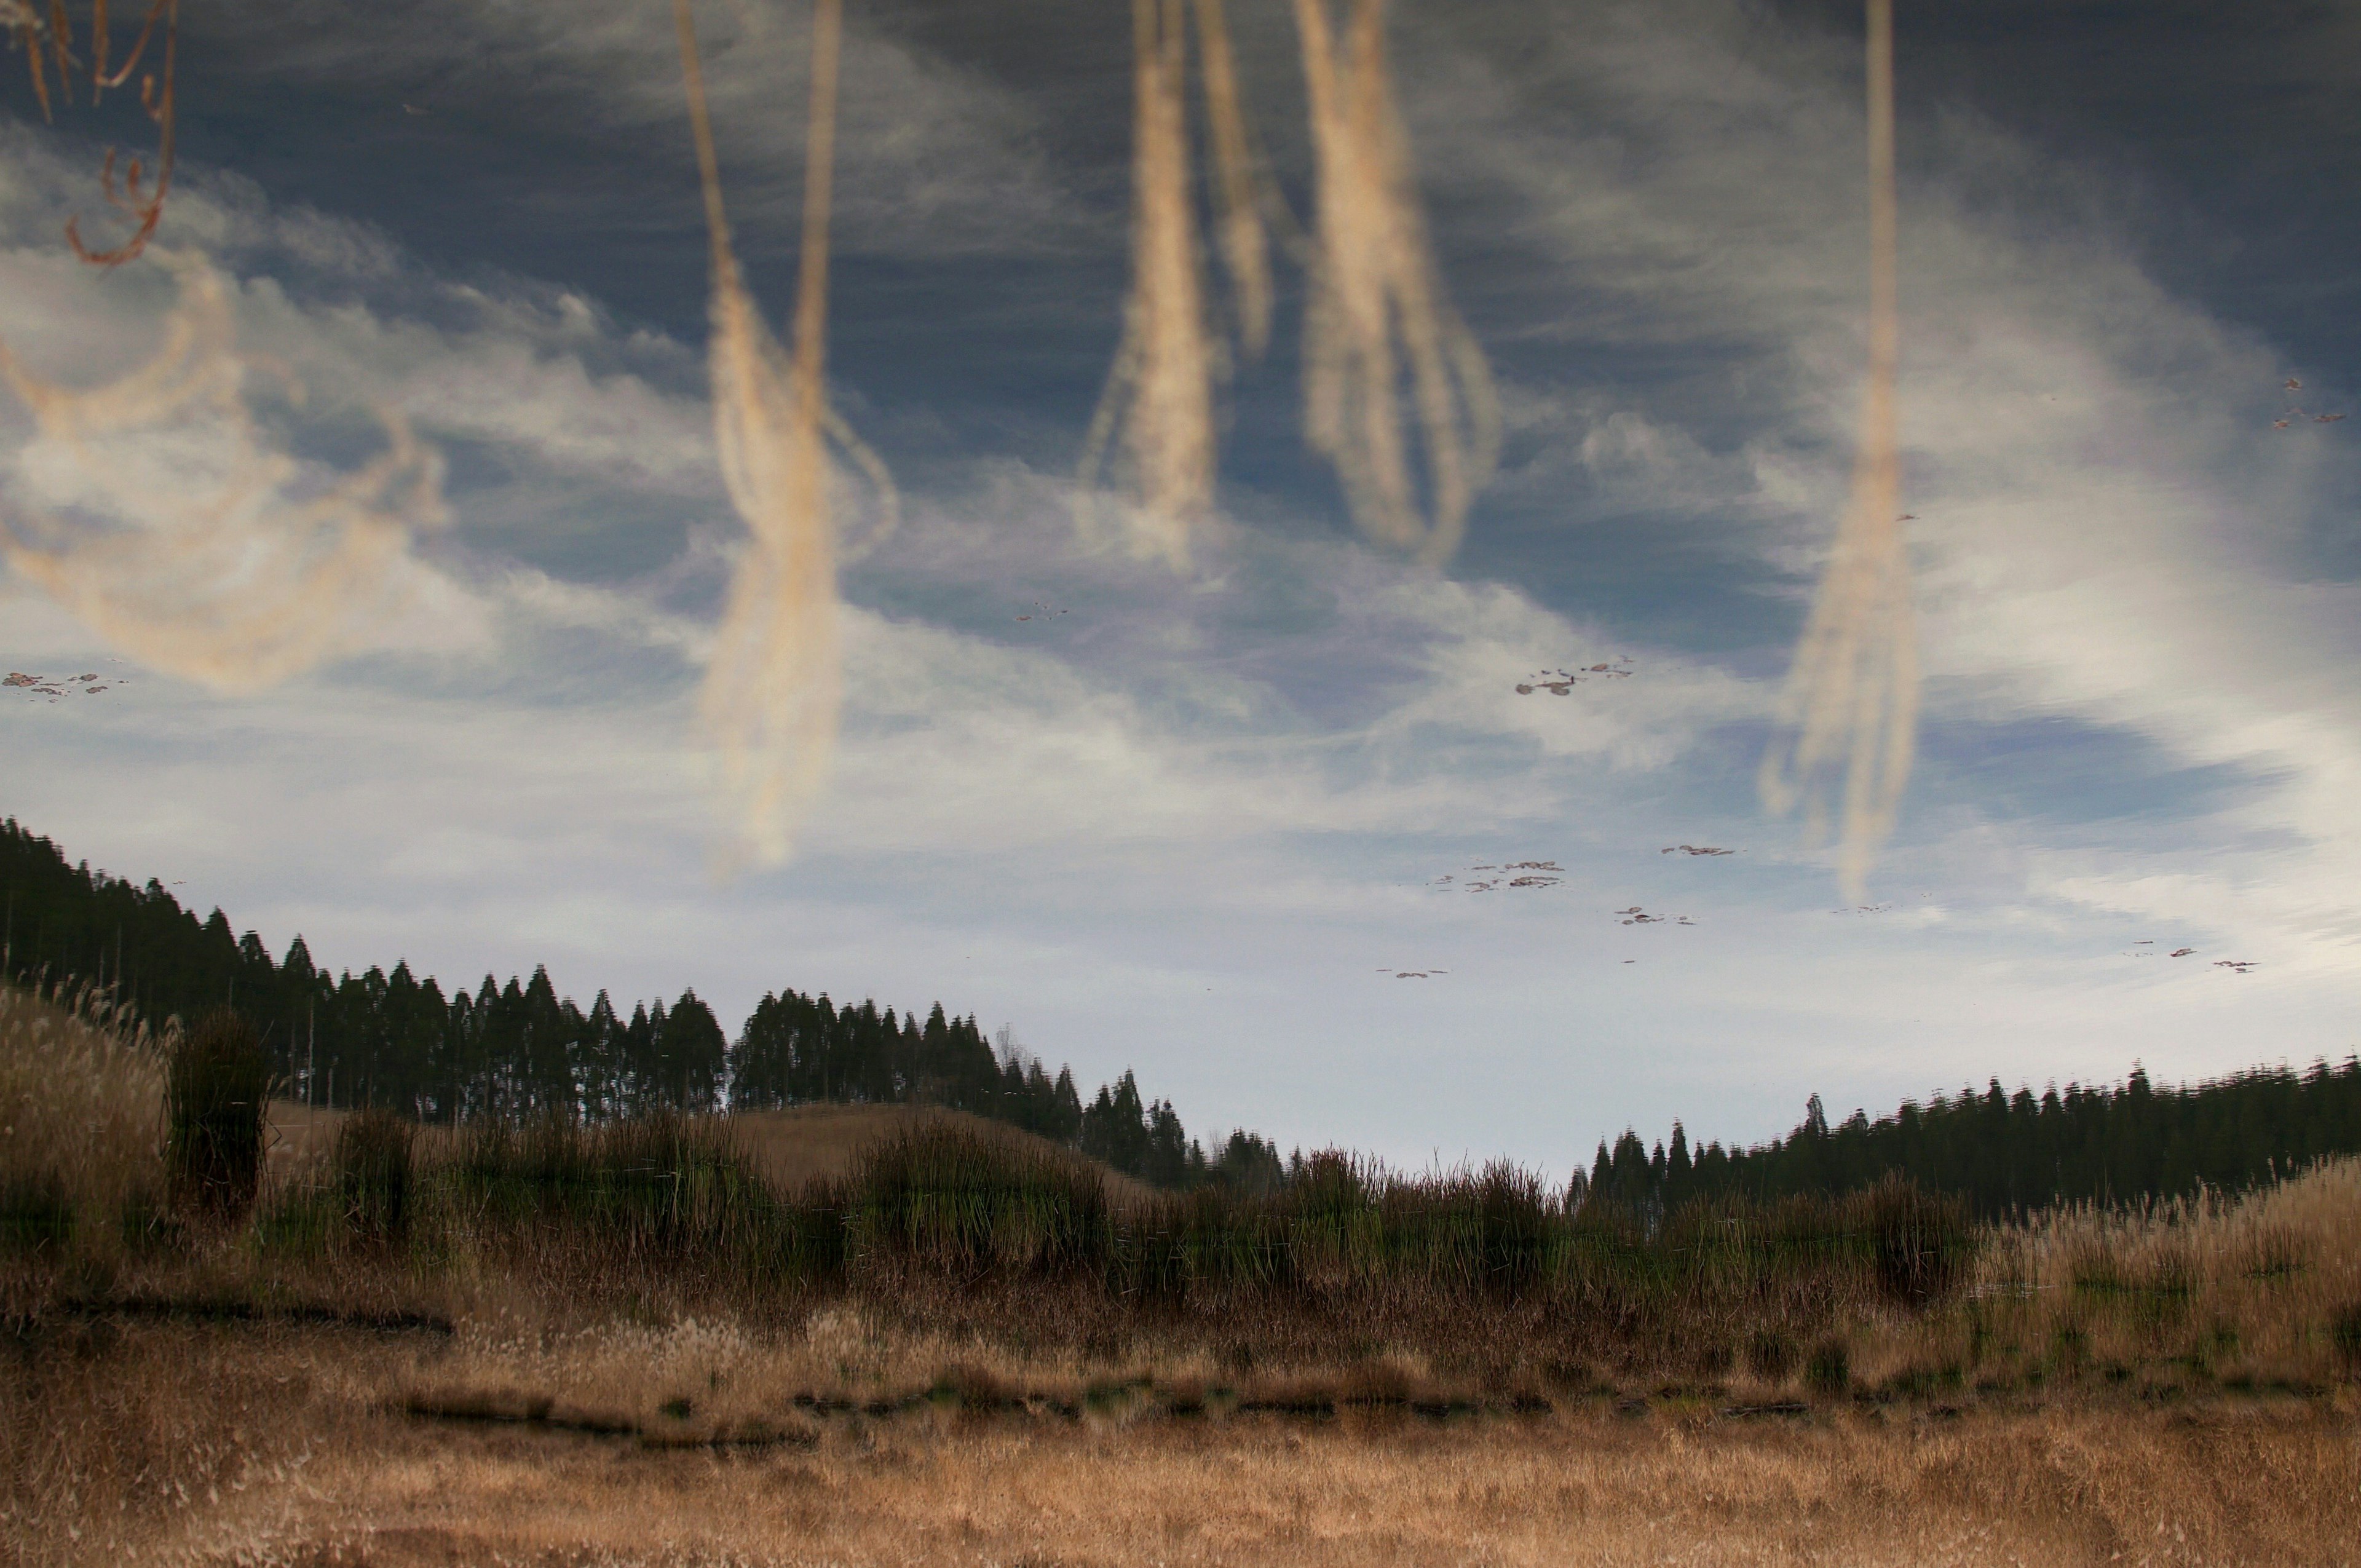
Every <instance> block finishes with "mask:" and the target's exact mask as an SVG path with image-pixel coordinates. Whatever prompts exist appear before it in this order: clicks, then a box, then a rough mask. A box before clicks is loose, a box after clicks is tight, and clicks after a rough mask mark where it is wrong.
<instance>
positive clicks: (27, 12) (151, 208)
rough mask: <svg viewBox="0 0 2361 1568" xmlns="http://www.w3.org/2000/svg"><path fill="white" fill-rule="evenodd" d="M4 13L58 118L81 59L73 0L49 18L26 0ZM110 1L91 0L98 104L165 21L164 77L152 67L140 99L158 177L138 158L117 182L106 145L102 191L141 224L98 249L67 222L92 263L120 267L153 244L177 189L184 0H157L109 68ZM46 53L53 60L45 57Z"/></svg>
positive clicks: (44, 106) (51, 115) (41, 100)
mask: <svg viewBox="0 0 2361 1568" xmlns="http://www.w3.org/2000/svg"><path fill="white" fill-rule="evenodd" d="M0 16H5V19H6V23H7V25H8V27H9V28H10V30H12V31H13V32H14V33H15V35H16V43H17V45H18V46H19V47H20V48H22V49H24V51H25V61H26V64H27V67H28V68H29V69H30V70H31V71H32V74H33V97H34V99H35V101H36V102H38V104H40V106H41V118H42V120H43V121H44V122H45V123H51V124H53V123H55V118H56V109H57V102H58V100H59V99H61V100H62V101H63V102H64V103H65V104H67V105H69V106H71V104H72V103H73V81H74V74H75V71H76V69H77V68H78V67H79V66H80V65H81V63H82V62H81V61H80V60H76V59H75V58H74V53H73V21H72V18H71V16H68V15H67V12H66V0H49V14H48V16H47V17H46V18H45V17H43V16H42V15H41V13H40V12H39V11H38V10H37V9H36V8H35V7H34V5H31V4H29V3H27V0H16V3H15V4H12V5H7V6H5V7H0ZM107 22H108V17H107V0H92V5H91V17H90V101H91V103H92V104H93V105H95V104H97V103H98V102H99V100H100V99H101V98H103V97H104V95H105V93H106V90H107V89H108V88H110V87H120V86H122V85H123V84H124V82H126V81H128V80H129V79H130V76H131V72H132V71H135V70H137V68H138V65H139V62H140V60H142V59H144V58H145V57H146V55H147V52H148V43H149V42H150V40H152V39H153V38H154V37H155V34H156V29H157V27H158V25H159V23H160V24H161V25H162V27H163V29H164V72H163V76H162V78H161V80H160V81H159V79H158V77H157V76H156V75H155V74H154V73H153V72H149V73H148V74H147V75H144V76H142V77H141V78H140V79H139V105H140V107H141V108H143V109H145V110H146V111H147V112H148V118H149V119H151V120H153V121H154V122H155V123H156V125H157V126H158V127H159V139H158V143H157V148H156V166H155V182H154V184H153V186H152V187H151V186H150V185H149V184H148V168H147V166H146V165H145V164H144V163H143V162H142V161H141V160H140V159H137V158H134V159H131V161H130V163H129V165H128V166H127V167H126V169H125V170H124V173H123V177H122V179H121V180H120V181H118V180H117V178H116V175H115V165H116V161H117V158H118V149H116V148H107V149H106V162H105V165H104V167H103V168H102V169H101V170H100V171H99V183H100V189H101V191H102V192H104V195H105V197H106V202H107V204H108V205H109V206H111V207H114V208H115V209H117V210H118V211H121V212H123V213H126V214H129V215H130V216H131V218H132V220H133V222H134V225H135V226H134V228H133V230H132V232H131V236H130V237H129V238H127V239H126V240H125V241H124V242H123V243H122V244H121V245H118V246H116V247H114V248H113V249H110V250H93V249H92V248H91V247H89V246H88V245H87V244H85V243H84V242H83V240H82V220H81V219H80V218H79V217H73V218H69V219H67V220H66V242H67V243H68V244H70V245H71V246H72V247H73V252H74V254H75V255H76V256H78V257H80V258H82V260H84V261H87V262H89V263H90V264H91V265H92V266H93V267H119V266H121V265H122V264H123V263H125V262H126V261H129V260H130V259H132V258H134V257H136V256H138V255H139V254H140V253H141V252H143V251H145V250H146V249H147V248H148V241H149V240H150V239H152V238H154V237H155V234H156V225H158V224H159V223H160V222H161V221H162V220H163V216H164V197H165V194H166V193H167V192H170V190H171V187H172V144H173V132H174V120H175V115H174V76H175V72H176V71H177V69H178V66H179V63H180V38H181V5H180V0H150V4H149V5H148V17H147V20H146V22H145V23H143V24H142V25H141V27H140V28H139V37H138V38H137V39H136V40H135V41H134V42H133V44H132V46H131V52H130V53H129V54H128V55H127V56H126V57H125V59H124V60H123V63H122V64H121V65H120V66H116V67H115V68H114V69H113V70H109V69H108V68H109V66H110V64H111V63H112V61H111V41H112V40H111V39H110V38H109V36H108V30H107ZM45 54H46V60H45V58H44V56H45ZM50 66H54V67H55V68H56V70H57V73H58V93H57V98H55V99H53V98H52V96H51V94H50V92H49V67H50Z"/></svg>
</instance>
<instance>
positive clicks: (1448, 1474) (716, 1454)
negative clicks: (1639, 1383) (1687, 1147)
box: [0, 1321, 2361, 1568]
mask: <svg viewBox="0 0 2361 1568" xmlns="http://www.w3.org/2000/svg"><path fill="white" fill-rule="evenodd" d="M445 1354H452V1353H445V1352H444V1351H441V1350H439V1349H437V1348H434V1346H433V1345H430V1344H424V1343H415V1342H404V1341H400V1340H388V1339H381V1338H376V1337H372V1336H367V1335H358V1334H355V1333H352V1332H348V1331H335V1330H323V1329H304V1330H290V1329H259V1328H255V1327H243V1328H224V1327H204V1326H190V1325H184V1324H159V1323H130V1324H126V1325H121V1326H116V1325H112V1324H108V1323H105V1322H104V1321H101V1322H95V1323H82V1324H78V1325H74V1326H71V1327H69V1328H62V1329H59V1330H56V1331H54V1332H49V1333H47V1334H46V1335H45V1336H44V1337H40V1338H38V1340H34V1339H27V1338H25V1337H23V1336H20V1337H19V1339H18V1341H17V1343H16V1354H15V1356H13V1357H12V1360H11V1364H10V1366H9V1370H8V1375H7V1376H6V1378H5V1381H0V1477H5V1478H0V1543H5V1545H0V1550H5V1552H6V1553H7V1554H8V1555H9V1556H10V1557H11V1559H12V1560H13V1561H16V1562H22V1563H27V1564H37V1563H41V1564H46V1563H116V1562H131V1561H137V1562H147V1563H242V1564H264V1563H289V1564H295V1563H302V1564H320V1565H324V1564H329V1563H336V1564H349V1565H358V1564H376V1565H381V1568H395V1565H407V1564H420V1563H503V1562H504V1563H548V1564H559V1563H566V1564H573V1563H580V1564H591V1563H813V1564H818V1563H843V1564H852V1563H861V1564H867V1563H880V1564H882V1563H1003V1564H1014V1563H1034V1564H1049V1563H1071V1564H1080V1563H1150V1562H1160V1563H1275V1562H1288V1563H1313V1564H1326V1563H1334V1564H1348V1563H1349V1564H1362V1563H1535V1564H1540V1563H1550V1564H1558V1563H1897V1564H1899V1563H2043V1564H2048V1563H2060V1564H2069V1563H2306V1564H2334V1563H2352V1562H2356V1561H2361V1552H2356V1547H2355V1545H2354V1543H2355V1542H2356V1541H2361V1491H2356V1486H2355V1484H2354V1476H2355V1475H2356V1471H2357V1470H2361V1426H2356V1409H2355V1406H2354V1403H2353V1401H2352V1399H2351V1398H2350V1396H2349V1393H2348V1394H2347V1395H2346V1396H2345V1397H2343V1398H2341V1399H2339V1400H2312V1401H2308V1402H2307V1401H2298V1400H2289V1399H2276V1400H2274V1399H2236V1400H2216V1401H2210V1402H2204V1403H2197V1404H2191V1405H2188V1406H2183V1407H2180V1408H2177V1409H2172V1410H2170V1411H2164V1410H2156V1409H2141V1408H2139V1407H2137V1406H2136V1404H2134V1403H2132V1402H2130V1401H2117V1402H2112V1403H2111V1402H2108V1401H2105V1400H2096V1401H2092V1400H2078V1401H2064V1402H2053V1403H2050V1404H2048V1405H2046V1406H2040V1407H2035V1406H2030V1405H2015V1406H2010V1407H2006V1408H1995V1409H1982V1410H1971V1411H1969V1412H1967V1413H1966V1414H1964V1415H1960V1416H1958V1417H1956V1418H1952V1417H1945V1416H1941V1415H1938V1414H1936V1413H1933V1412H1929V1411H1926V1410H1917V1411H1913V1410H1910V1409H1878V1408H1868V1409H1862V1408H1855V1407H1850V1406H1839V1407H1824V1408H1821V1409H1816V1410H1814V1411H1812V1412H1811V1413H1809V1414H1807V1415H1806V1416H1804V1417H1801V1418H1797V1419H1788V1420H1779V1419H1773V1420H1737V1419H1729V1418H1724V1417H1720V1416H1718V1415H1717V1414H1715V1413H1714V1412H1713V1411H1712V1410H1711V1409H1707V1408H1704V1407H1700V1406H1698V1405H1696V1404H1695V1403H1693V1402H1692V1403H1683V1402H1681V1401H1677V1400H1674V1401H1663V1400H1659V1401H1653V1402H1652V1403H1651V1404H1650V1406H1649V1407H1648V1408H1647V1409H1644V1410H1642V1411H1640V1412H1637V1413H1633V1414H1622V1413H1619V1412H1617V1411H1615V1410H1614V1409H1612V1408H1611V1407H1608V1406H1605V1405H1603V1404H1596V1403H1594V1404H1586V1405H1582V1406H1578V1407H1576V1408H1572V1409H1565V1410H1562V1411H1560V1412H1558V1413H1555V1414H1552V1415H1546V1416H1532V1417H1521V1418H1520V1417H1477V1418H1467V1419H1462V1420H1448V1421H1436V1420H1422V1419H1420V1418H1417V1417H1414V1416H1408V1415H1401V1414H1379V1415H1368V1416H1346V1417H1345V1418H1343V1419H1339V1420H1326V1421H1305V1420H1295V1419H1291V1418H1287V1417H1282V1416H1275V1415H1259V1414H1234V1415H1226V1416H1225V1415H1222V1414H1219V1413H1212V1414H1205V1415H1198V1416H1190V1417H1173V1416H1159V1415H1154V1414H1150V1413H1146V1412H1144V1411H1143V1410H1141V1409H1138V1408H1136V1407H1134V1408H1126V1407H1120V1406H1117V1407H1111V1408H1109V1409H1105V1410H1104V1411H1102V1412H1098V1413H1093V1414H1085V1415H1083V1416H1082V1417H1080V1418H1079V1419H1077V1418H1071V1417H1067V1416H1064V1415H1060V1414H1055V1413H1033V1414H1027V1413H1014V1414H1001V1415H993V1416H978V1415H975V1414H972V1413H962V1412H961V1411H959V1410H957V1409H951V1408H950V1407H949V1406H948V1405H944V1406H940V1407H932V1406H930V1407H923V1408H921V1409H917V1410H915V1411H912V1412H909V1413H906V1414H902V1415H898V1416H894V1417H889V1418H882V1419H881V1418H873V1417H868V1416H863V1415H861V1414H858V1413H854V1414H851V1415H840V1416H822V1417H814V1416H811V1415H809V1414H804V1413H797V1412H794V1411H789V1412H785V1419H784V1420H782V1422H781V1423H780V1427H779V1430H778V1432H777V1434H776V1435H775V1437H774V1441H771V1442H766V1443H763V1444H761V1445H754V1446H740V1447H721V1448H716V1447H711V1446H705V1447H693V1448H680V1447H675V1446H672V1445H671V1444H670V1443H668V1442H666V1441H664V1440H663V1439H662V1438H661V1437H657V1438H655V1439H653V1440H651V1439H645V1438H622V1439H619V1438H611V1437H598V1436H593V1435H589V1434H584V1433H578V1432H569V1431H562V1430H553V1429H548V1428H535V1427H531V1426H523V1425H516V1424H510V1423H495V1422H481V1421H477V1422H458V1421H449V1420H422V1419H419V1418H417V1417H414V1416H412V1415H409V1414H407V1413H406V1412H404V1411H403V1410H402V1409H401V1403H400V1399H399V1398H398V1397H397V1387H398V1384H399V1382H400V1381H401V1377H402V1376H410V1375H414V1373H415V1370H416V1369H419V1368H422V1367H431V1366H432V1365H433V1364H434V1362H435V1361H437V1360H438V1359H440V1358H442V1357H443V1356H445Z"/></svg>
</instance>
